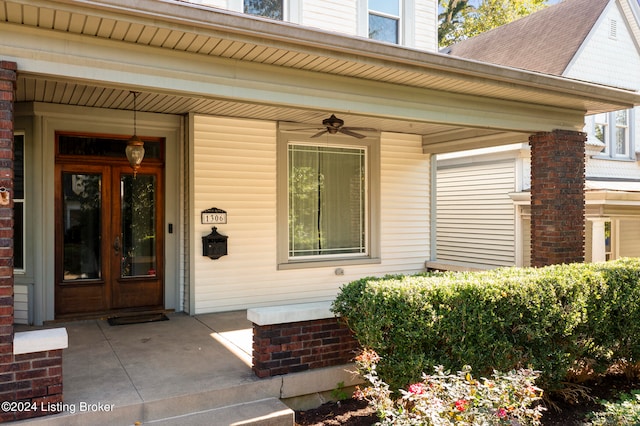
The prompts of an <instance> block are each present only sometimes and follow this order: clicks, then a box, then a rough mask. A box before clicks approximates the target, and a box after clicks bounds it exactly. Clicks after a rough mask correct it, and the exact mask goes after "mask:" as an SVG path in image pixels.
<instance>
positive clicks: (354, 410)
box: [296, 375, 640, 426]
mask: <svg viewBox="0 0 640 426" xmlns="http://www.w3.org/2000/svg"><path fill="white" fill-rule="evenodd" d="M585 386H587V387H588V388H589V389H590V395H591V398H592V399H588V398H586V399H585V398H582V399H580V400H578V401H573V402H572V403H569V402H563V401H554V403H555V404H556V405H557V407H556V408H555V409H554V408H551V407H549V409H548V410H547V411H546V412H545V413H544V415H543V417H542V425H543V426H560V425H563V426H564V425H566V426H578V425H583V424H584V422H585V417H586V416H587V414H589V413H591V412H593V411H599V410H600V409H602V405H600V404H599V403H598V402H597V401H599V400H601V399H605V400H609V401H610V400H614V399H615V398H616V396H617V395H618V394H620V393H621V392H629V391H631V390H633V389H640V380H627V379H626V377H624V376H622V375H608V376H605V377H603V378H602V379H600V380H599V381H597V382H590V383H586V384H585ZM377 421H378V418H377V417H376V414H375V412H374V411H373V409H372V408H371V407H368V406H367V402H366V401H358V400H356V399H347V400H344V401H340V402H328V403H326V404H323V405H322V406H320V407H318V408H316V409H314V410H305V411H297V412H296V425H298V426H334V425H336V426H337V425H346V426H370V425H373V424H375V423H376V422H377Z"/></svg>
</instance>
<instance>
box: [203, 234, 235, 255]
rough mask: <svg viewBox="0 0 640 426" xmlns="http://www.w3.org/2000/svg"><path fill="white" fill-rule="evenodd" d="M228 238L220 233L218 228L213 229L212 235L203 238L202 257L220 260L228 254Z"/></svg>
mask: <svg viewBox="0 0 640 426" xmlns="http://www.w3.org/2000/svg"><path fill="white" fill-rule="evenodd" d="M228 238H229V237H227V236H226V235H222V234H219V233H218V228H216V227H215V226H214V227H213V228H211V233H210V234H209V235H205V236H204V237H202V255H203V256H208V257H209V258H211V259H220V258H221V257H222V256H225V255H226V254H227V239H228Z"/></svg>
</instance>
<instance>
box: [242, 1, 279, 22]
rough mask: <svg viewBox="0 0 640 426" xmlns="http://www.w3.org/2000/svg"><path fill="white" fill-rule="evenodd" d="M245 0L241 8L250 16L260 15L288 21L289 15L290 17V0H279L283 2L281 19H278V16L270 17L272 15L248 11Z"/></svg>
mask: <svg viewBox="0 0 640 426" xmlns="http://www.w3.org/2000/svg"><path fill="white" fill-rule="evenodd" d="M245 1H246V0H242V3H241V10H242V13H244V14H246V15H250V16H260V17H262V18H266V19H273V20H274V21H282V22H285V21H288V18H287V17H288V12H289V2H288V0H279V1H280V2H281V3H282V18H281V19H278V18H272V17H270V16H264V15H256V14H253V13H248V12H247V11H246V5H245Z"/></svg>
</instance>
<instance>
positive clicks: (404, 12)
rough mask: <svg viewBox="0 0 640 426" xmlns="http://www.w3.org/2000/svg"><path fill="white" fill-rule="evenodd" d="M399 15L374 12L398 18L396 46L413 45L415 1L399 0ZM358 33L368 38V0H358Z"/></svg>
mask: <svg viewBox="0 0 640 426" xmlns="http://www.w3.org/2000/svg"><path fill="white" fill-rule="evenodd" d="M399 2H400V4H399V10H400V15H399V16H393V15H385V14H383V13H376V15H380V16H388V17H392V18H397V19H398V46H408V47H414V45H415V18H414V16H415V2H414V1H412V0H399ZM358 35H359V36H362V37H366V38H369V1H368V0H358Z"/></svg>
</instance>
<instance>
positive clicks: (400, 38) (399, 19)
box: [366, 0, 404, 46]
mask: <svg viewBox="0 0 640 426" xmlns="http://www.w3.org/2000/svg"><path fill="white" fill-rule="evenodd" d="M395 1H397V2H398V15H392V14H389V13H386V12H382V11H379V10H375V9H371V7H370V5H369V0H367V7H366V10H367V16H366V21H367V37H368V38H369V39H371V40H377V41H380V42H384V43H392V42H389V41H386V40H378V39H375V38H373V37H371V33H370V25H369V22H370V19H371V15H374V16H378V17H380V18H386V19H392V20H395V21H396V23H397V29H396V42H395V43H393V44H396V45H398V46H402V45H403V44H404V31H403V25H404V23H403V15H404V14H403V11H404V1H403V0H395Z"/></svg>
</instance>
